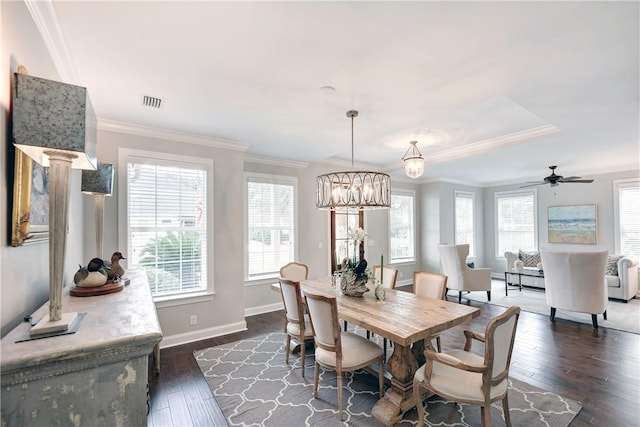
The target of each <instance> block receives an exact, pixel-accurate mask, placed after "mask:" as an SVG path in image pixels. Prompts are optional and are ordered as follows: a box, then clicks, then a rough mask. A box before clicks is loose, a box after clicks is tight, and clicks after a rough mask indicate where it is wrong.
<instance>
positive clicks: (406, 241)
mask: <svg viewBox="0 0 640 427" xmlns="http://www.w3.org/2000/svg"><path fill="white" fill-rule="evenodd" d="M413 204H414V196H413V195H405V194H391V207H390V209H389V234H390V236H389V240H390V242H389V255H390V257H391V261H396V262H401V261H411V260H413V259H415V250H414V248H415V245H414V239H415V237H414V229H415V225H414V214H413V212H414V208H413Z"/></svg>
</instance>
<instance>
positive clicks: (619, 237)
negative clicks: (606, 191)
mask: <svg viewBox="0 0 640 427" xmlns="http://www.w3.org/2000/svg"><path fill="white" fill-rule="evenodd" d="M613 188H614V191H613V194H614V203H615V207H614V210H615V214H614V215H615V216H614V226H615V243H616V254H619V255H624V256H627V257H632V258H640V215H638V207H639V206H640V179H637V178H635V179H619V180H615V181H614V182H613Z"/></svg>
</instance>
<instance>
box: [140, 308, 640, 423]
mask: <svg viewBox="0 0 640 427" xmlns="http://www.w3.org/2000/svg"><path fill="white" fill-rule="evenodd" d="M449 299H450V300H451V301H453V300H454V298H452V297H450V298H449ZM455 300H457V298H455ZM463 303H465V301H463ZM466 303H467V304H471V305H473V306H477V307H479V308H480V309H481V310H482V314H481V316H480V317H478V318H477V319H474V321H473V322H470V323H468V324H466V325H463V326H460V327H456V328H453V329H451V330H449V331H447V332H445V333H443V334H442V335H441V339H442V347H443V349H446V348H451V347H458V348H461V347H462V346H463V336H462V332H461V330H462V329H474V330H478V331H481V330H484V325H485V324H486V323H487V321H488V320H489V319H490V318H492V317H494V316H496V315H498V314H500V313H502V312H503V311H504V308H502V307H497V306H494V305H490V304H483V303H477V302H473V301H471V302H466ZM585 316H587V315H586V314H585ZM283 325H284V314H283V312H281V311H280V312H274V313H267V314H262V315H258V316H252V317H248V318H247V327H248V330H247V331H244V332H240V333H234V334H230V335H225V336H222V337H216V338H211V339H207V340H203V341H198V342H195V343H190V344H186V345H182V346H177V347H172V348H168V349H163V350H162V351H161V373H160V374H159V375H157V376H153V377H152V381H151V384H150V392H151V412H150V414H149V423H148V425H149V426H150V427H165V426H166V427H168V426H226V425H227V423H226V421H225V417H224V415H223V414H222V412H221V411H220V409H219V407H218V405H217V404H216V402H215V399H214V398H213V396H212V395H211V391H210V390H209V387H208V386H207V383H206V381H205V380H204V377H203V376H202V374H201V372H200V369H199V368H198V365H197V363H196V361H195V359H194V357H193V351H194V350H199V349H203V348H208V347H213V346H216V345H219V344H223V343H227V342H232V341H237V340H240V339H243V338H248V337H252V336H256V335H261V334H264V333H268V332H272V331H280V330H282V328H283ZM293 357H296V356H293ZM510 375H511V376H513V377H514V378H517V379H519V380H522V381H525V382H527V383H529V384H532V385H534V386H536V387H539V388H541V389H543V390H546V391H551V392H554V393H557V394H560V395H562V396H564V397H567V398H570V399H573V400H577V401H579V402H581V403H582V405H583V408H582V410H581V411H580V413H579V414H578V416H577V417H576V418H575V419H574V421H573V423H572V424H571V426H572V427H581V426H603V427H604V426H606V427H617V426H621V427H622V426H625V427H626V426H629V427H631V426H636V427H637V426H640V335H637V334H632V333H627V332H621V331H617V330H614V329H606V328H602V327H600V328H599V329H598V330H594V329H593V328H592V326H591V325H589V324H582V323H575V322H570V321H566V320H563V319H556V321H555V323H552V322H550V321H549V318H548V316H543V315H539V314H533V313H528V312H522V313H521V316H520V320H519V323H518V331H517V334H516V344H515V347H514V353H513V356H512V363H511V370H510Z"/></svg>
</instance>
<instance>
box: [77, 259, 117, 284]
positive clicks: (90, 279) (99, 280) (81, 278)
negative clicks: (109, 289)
mask: <svg viewBox="0 0 640 427" xmlns="http://www.w3.org/2000/svg"><path fill="white" fill-rule="evenodd" d="M108 269H109V267H108V266H106V265H105V263H104V260H102V259H101V258H93V259H92V260H91V261H89V264H87V266H86V267H82V266H80V270H78V271H77V272H76V274H75V275H74V276H73V282H74V283H75V284H76V286H79V287H81V288H93V287H96V286H102V285H104V284H106V283H107V270H108Z"/></svg>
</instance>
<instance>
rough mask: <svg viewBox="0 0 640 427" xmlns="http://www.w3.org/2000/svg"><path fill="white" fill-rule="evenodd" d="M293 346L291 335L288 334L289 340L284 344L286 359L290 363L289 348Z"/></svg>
mask: <svg viewBox="0 0 640 427" xmlns="http://www.w3.org/2000/svg"><path fill="white" fill-rule="evenodd" d="M290 348H291V335H289V334H287V341H286V344H285V346H284V354H285V356H284V361H285V362H286V363H287V365H288V364H289V349H290Z"/></svg>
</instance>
